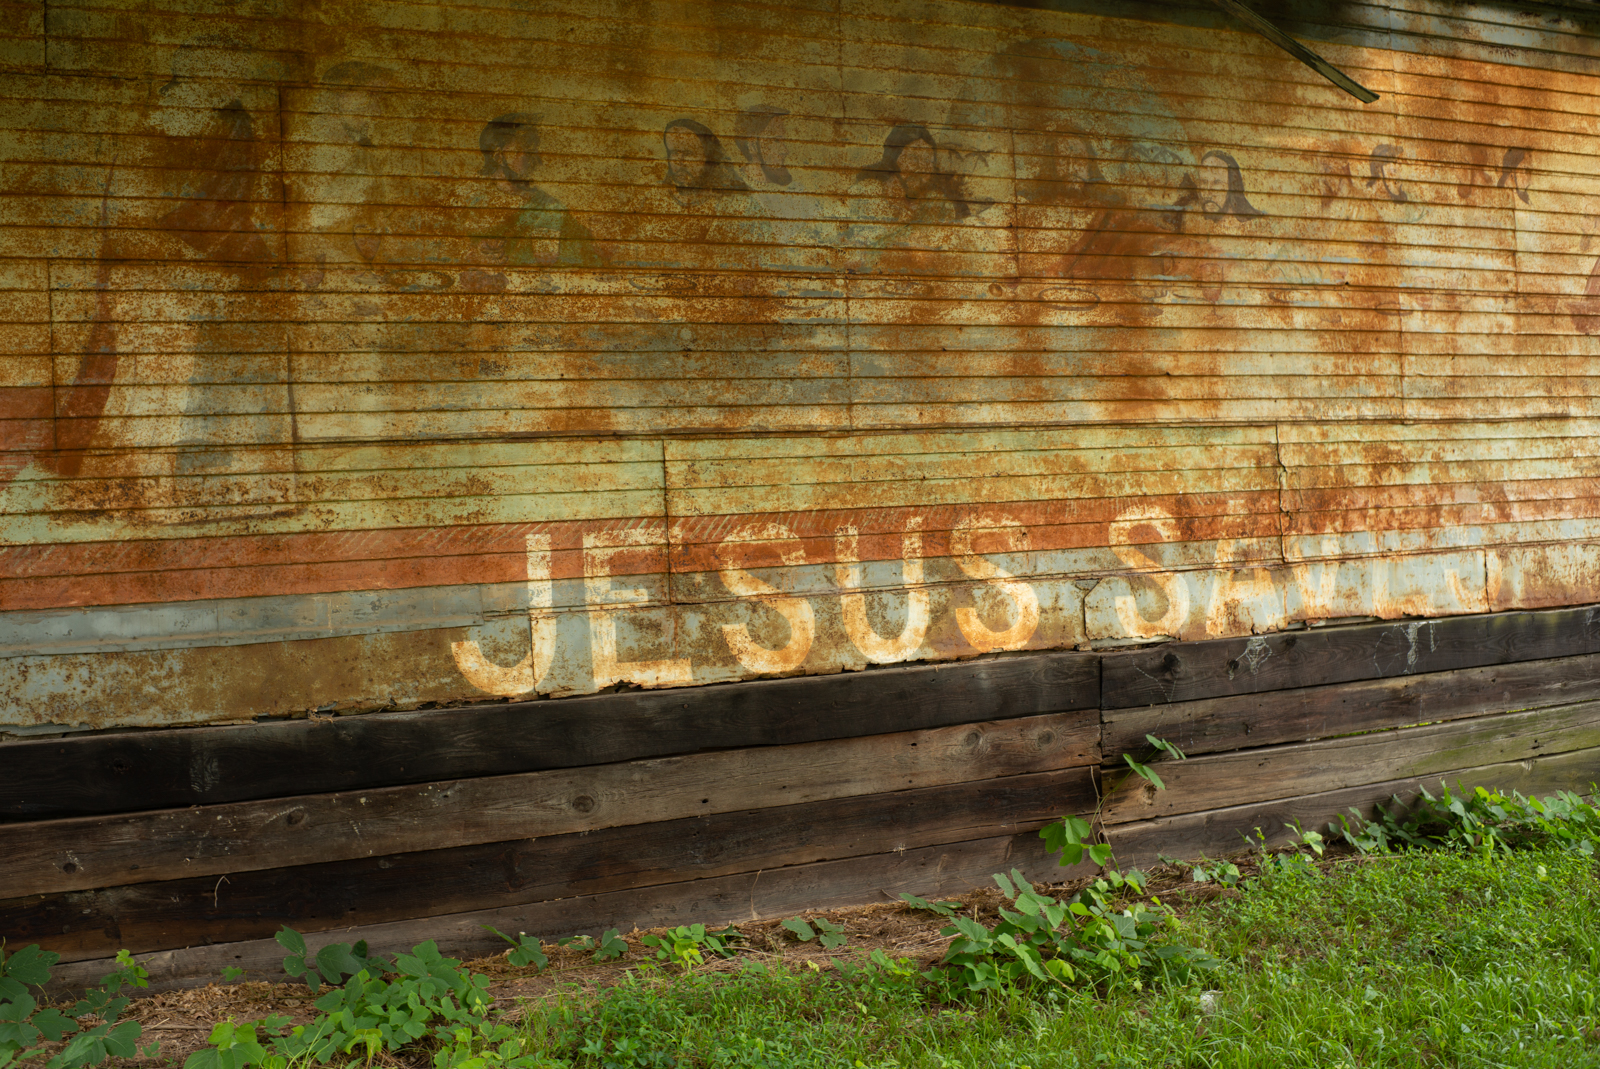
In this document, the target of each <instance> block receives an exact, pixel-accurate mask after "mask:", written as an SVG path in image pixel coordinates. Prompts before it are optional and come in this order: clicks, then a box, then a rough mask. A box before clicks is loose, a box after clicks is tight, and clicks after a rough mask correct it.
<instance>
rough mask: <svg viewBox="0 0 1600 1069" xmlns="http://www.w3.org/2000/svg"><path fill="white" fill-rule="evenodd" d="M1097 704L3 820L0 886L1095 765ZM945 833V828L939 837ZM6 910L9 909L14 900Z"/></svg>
mask: <svg viewBox="0 0 1600 1069" xmlns="http://www.w3.org/2000/svg"><path fill="white" fill-rule="evenodd" d="M1099 760H1100V723H1099V716H1098V714H1097V713H1096V712H1095V711H1094V710H1084V711H1078V712H1069V713H1049V714H1044V715H1042V716H1027V717H1015V718H1012V719H1007V720H996V721H990V722H986V723H966V724H956V725H951V726H948V727H939V728H926V729H921V730H913V731H897V732H892V733H889V734H884V735H866V736H861V737H856V738H846V739H826V740H822V741H819V742H802V743H794V744H792V745H785V746H751V747H744V748H741V749H737V750H718V751H713V752H709V753H698V754H686V755H683V756H680V757H666V758H651V759H646V760H641V761H624V762H619V763H617V764H611V765H593V766H587V767H584V768H566V769H549V770H546V771H542V772H525V773H519V774H515V775H506V776H483V777H478V778H475V779H465V780H448V781H444V782H435V783H425V784H420V785H407V786H399V787H383V788H377V789H374V790H370V791H343V792H337V793H334V794H320V795H301V796H298V797H295V798H285V799H275V800H271V801H252V802H231V803H224V804H221V805H214V806H194V807H191V808H188V809H167V810H157V811H155V812H151V813H127V814H115V815H108V816H95V817H73V818H65V819H61V820H45V821H34V822H31V823H27V824H6V825H0V857H3V858H5V859H6V863H5V864H4V865H0V899H7V898H16V897H19V896H22V895H30V894H32V895H38V894H46V893H49V892H52V891H62V892H65V891H84V890H92V889H95V888H104V887H118V886H124V885H129V884H137V883H152V882H157V881H167V880H178V879H196V878H199V877H202V876H212V877H220V876H227V877H229V878H230V879H231V878H234V877H235V875H236V874H238V873H248V872H258V871H262V870H269V869H281V868H286V867H291V866H299V865H310V864H318V863H322V862H330V861H341V860H356V859H359V858H372V857H375V856H381V855H386V854H399V853H415V852H418V851H422V850H430V849H444V848H447V847H457V846H472V845H476V844H479V843H501V842H509V841H514V840H519V839H532V838H535V837H538V838H548V837H552V836H559V835H563V834H568V833H577V832H597V831H602V830H606V829H611V828H617V827H622V826H626V825H638V824H653V823H657V822H661V821H667V820H675V819H679V818H684V817H699V816H716V815H722V814H730V813H739V812H742V811H744V810H748V809H758V808H769V807H779V806H787V805H791V804H796V803H801V802H824V801H828V800H835V799H844V798H851V797H858V798H859V797H872V796H877V795H886V794H891V793H894V792H899V791H905V790H911V789H916V788H920V787H935V786H942V785H947V784H955V783H965V782H969V781H972V780H979V779H1004V778H1006V777H1009V776H1016V775H1024V774H1027V773H1035V772H1047V771H1055V770H1058V769H1062V768H1072V767H1082V766H1089V765H1096V764H1098V763H1099ZM936 841H942V840H936ZM0 918H3V912H0Z"/></svg>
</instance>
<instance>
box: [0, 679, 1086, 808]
mask: <svg viewBox="0 0 1600 1069" xmlns="http://www.w3.org/2000/svg"><path fill="white" fill-rule="evenodd" d="M1099 696H1100V663H1099V659H1098V658H1097V657H1096V656H1094V655H1093V654H1086V653H1074V652H1052V653H1027V654H1016V655H1009V656H1000V657H986V658H980V659H977V660H971V661H958V662H954V663H949V664H919V665H911V666H904V667H893V668H878V669H872V670H870V671H865V672H843V673H839V674H836V675H827V676H803V677H799V678H795V679H771V680H757V681H754V682H749V683H725V684H719V685H716V686H706V687H682V688H675V689H669V690H643V691H625V692H621V693H615V694H597V695H593V696H590V697H584V698H567V699H560V700H547V701H538V702H514V703H510V704H496V705H483V706H472V707H467V708H460V709H431V710H425V711H420V712H407V713H368V714H363V715H359V716H347V717H339V718H337V719H334V720H316V721H312V720H291V721H275V722H266V723H259V724H243V725H237V726H217V727H196V728H174V729H169V730H159V731H118V732H110V733H106V734H97V735H81V736H73V737H69V738H61V739H40V740H27V741H19V742H11V743H6V744H4V745H3V746H0V760H3V761H4V763H5V766H6V768H7V774H6V775H5V776H4V777H0V819H6V818H9V819H12V820H16V819H19V818H20V819H24V820H40V819H45V818H49V817H69V816H77V815H84V814H91V813H130V812H138V811H142V810H150V809H166V808H174V807H179V806H190V805H216V804H220V803H223V802H237V801H245V800H248V799H259V798H284V797H291V796H295V795H305V794H319V793H325V792H332V791H353V790H366V789H369V788H376V787H384V786H393V785H397V784H403V783H429V782H434V781H439V780H448V779H454V778H458V777H478V776H494V775H504V774H509V773H516V772H532V771H537V770H540V769H552V768H580V767H583V766H586V765H600V764H608V763H612V762H617V761H633V760H637V759H639V758H644V757H663V756H666V755H669V754H686V753H695V752H697V751H702V750H715V749H732V748H737V747H744V746H779V745H787V744H792V743H800V742H816V741H820V740H823V739H845V738H856V737H859V736H862V735H878V734H883V733H886V732H894V731H910V730H915V729H919V728H933V727H944V726H948V725H951V724H966V723H971V722H973V721H978V720H1005V719H1009V718H1011V717H1018V716H1036V715H1038V714H1040V713H1053V712H1062V711H1067V710H1073V709H1095V708H1098V706H1099ZM62 719H63V720H68V721H70V720H71V719H72V717H71V716H67V715H64V716H63V717H62Z"/></svg>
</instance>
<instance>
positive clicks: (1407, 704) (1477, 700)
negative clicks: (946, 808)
mask: <svg viewBox="0 0 1600 1069" xmlns="http://www.w3.org/2000/svg"><path fill="white" fill-rule="evenodd" d="M1596 699H1600V655H1595V654H1584V655H1582V656H1578V657H1560V658H1555V659H1552V660H1547V661H1523V662H1521V663H1519V664H1500V665H1490V666H1488V667H1486V668H1459V669H1456V670H1455V671H1452V672H1430V673H1427V674H1426V675H1416V676H1395V677H1391V678H1389V679H1369V680H1360V681H1357V682H1354V683H1335V684H1333V685H1331V686H1326V687H1299V688H1296V689H1294V690H1275V691H1268V692H1266V693H1263V694H1241V695H1237V696H1229V697H1223V698H1202V699H1200V700H1199V701H1192V702H1173V703H1171V704H1169V705H1149V706H1139V707H1134V708H1128V709H1111V710H1107V711H1106V712H1105V714H1104V718H1103V719H1104V732H1105V733H1104V735H1103V736H1102V738H1101V746H1102V747H1103V749H1104V752H1105V756H1106V760H1108V761H1113V762H1115V761H1116V760H1117V758H1119V757H1120V756H1121V755H1122V754H1124V753H1132V754H1134V755H1136V756H1137V755H1138V754H1139V753H1140V752H1142V751H1148V750H1149V748H1150V747H1149V744H1148V743H1147V742H1146V741H1145V735H1147V734H1149V735H1154V736H1156V737H1157V738H1162V739H1166V740H1168V741H1170V742H1173V743H1175V744H1177V746H1178V747H1179V748H1180V749H1182V750H1183V751H1184V752H1186V753H1188V754H1189V755H1191V756H1197V755H1199V754H1206V753H1218V752H1222V751H1225V750H1240V749H1244V748H1246V747H1260V746H1273V745H1277V744H1280V743H1287V742H1306V741H1310V740H1312V739H1320V738H1328V737H1330V736H1333V735H1350V734H1354V733H1356V732H1360V731H1375V730H1382V729H1386V728H1396V727H1406V726H1409V725H1412V724H1420V723H1424V722H1438V721H1444V720H1461V719H1465V718H1467V717H1473V716H1482V715H1484V714H1486V713H1502V712H1506V711H1507V710H1510V709H1533V708H1539V707H1542V706H1547V705H1564V704H1569V703H1572V702H1578V701H1589V700H1596Z"/></svg>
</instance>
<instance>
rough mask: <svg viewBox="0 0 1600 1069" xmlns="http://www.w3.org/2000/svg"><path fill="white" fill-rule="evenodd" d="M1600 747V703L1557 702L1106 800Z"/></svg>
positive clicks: (1193, 768)
mask: <svg viewBox="0 0 1600 1069" xmlns="http://www.w3.org/2000/svg"><path fill="white" fill-rule="evenodd" d="M1596 746H1600V702H1579V703H1577V704H1575V705H1557V706H1553V707H1551V708H1548V709H1529V710H1524V711H1521V712H1513V713H1501V714H1500V715H1498V716H1480V717H1474V718H1472V719H1470V720H1456V721H1451V722H1448V723H1443V724H1428V725H1425V726H1422V727H1413V728H1402V729H1399V730H1395V731H1379V732H1372V733H1370V734H1365V735H1355V736H1350V737H1347V738H1335V739H1323V740H1320V741H1318V742H1307V743H1297V744H1295V745H1292V746H1267V747H1263V748H1261V749H1259V750H1239V751H1235V752H1233V753H1220V754H1207V755H1205V756H1203V757H1194V758H1190V759H1189V760H1186V761H1178V762H1173V763H1171V764H1162V765H1160V766H1159V773H1160V775H1161V776H1162V779H1163V780H1164V781H1165V782H1166V787H1167V789H1166V790H1164V791H1157V790H1155V789H1154V788H1153V787H1152V786H1150V785H1149V784H1147V783H1145V782H1143V781H1141V780H1137V779H1132V778H1124V779H1122V780H1120V781H1119V783H1118V785H1117V786H1116V788H1115V789H1114V790H1112V793H1111V795H1110V797H1109V798H1108V799H1107V800H1106V804H1105V808H1104V814H1105V820H1106V823H1107V824H1111V825H1115V824H1120V823H1125V822H1128V821H1130V820H1141V819H1143V820H1150V819H1154V818H1156V817H1169V816H1177V815H1178V814H1180V813H1200V812H1205V811H1207V810H1212V809H1222V808H1227V807H1230V806H1239V805H1249V804H1252V803H1255V802H1257V801H1260V800H1263V799H1271V798H1287V797H1293V796H1296V795H1310V794H1321V793H1324V792H1327V791H1332V790H1340V789H1342V788H1345V787H1357V786H1360V785H1361V784H1364V783H1373V782H1385V781H1388V780H1399V779H1406V778H1413V777H1427V776H1437V775H1448V774H1452V773H1453V772H1454V770H1456V769H1460V768H1470V767H1474V766H1478V765H1496V764H1502V763H1505V762H1509V761H1524V760H1532V759H1534V758H1539V757H1542V756H1544V755H1547V754H1555V753H1564V752H1570V751H1573V750H1584V749H1588V748H1590V747H1596Z"/></svg>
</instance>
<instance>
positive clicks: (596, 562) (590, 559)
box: [583, 527, 694, 690]
mask: <svg viewBox="0 0 1600 1069" xmlns="http://www.w3.org/2000/svg"><path fill="white" fill-rule="evenodd" d="M663 540H664V536H663V535H662V534H661V533H660V532H659V531H658V530H653V529H651V528H644V527H636V528H633V529H632V530H627V531H596V532H592V533H589V534H585V535H584V536H583V594H584V601H586V602H587V603H588V608H589V656H590V658H591V659H592V660H593V662H594V686H595V689H596V690H599V689H601V688H603V687H609V686H610V685H611V684H613V683H638V684H639V685H641V686H645V687H678V686H687V685H688V684H690V683H693V682H694V673H693V671H691V669H690V665H689V660H688V658H668V659H666V660H661V661H619V660H617V616H618V614H619V613H620V612H621V611H622V610H621V609H620V608H617V606H619V605H638V604H640V603H641V602H647V601H649V600H650V592H649V591H648V590H645V589H644V588H643V587H636V586H630V587H620V588H619V587H613V586H612V585H611V558H612V557H613V556H615V555H616V552H617V550H618V549H621V548H624V547H627V546H651V545H659V544H661V543H662V541H663Z"/></svg>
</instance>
